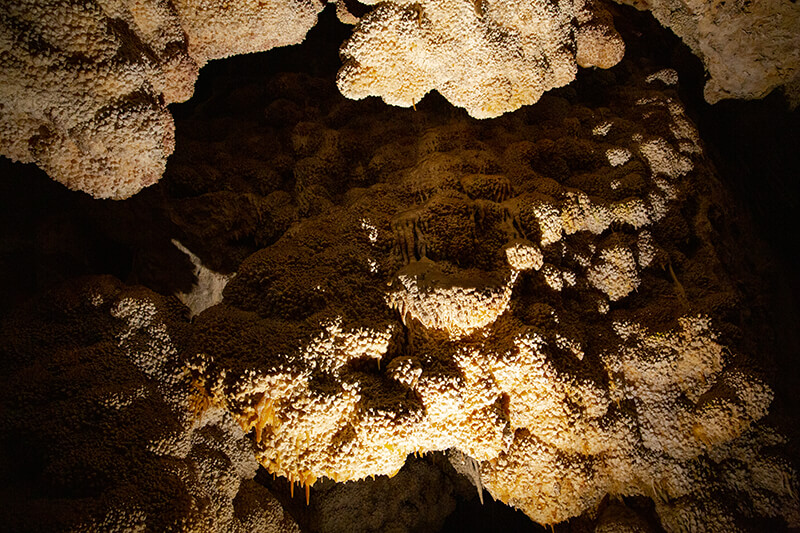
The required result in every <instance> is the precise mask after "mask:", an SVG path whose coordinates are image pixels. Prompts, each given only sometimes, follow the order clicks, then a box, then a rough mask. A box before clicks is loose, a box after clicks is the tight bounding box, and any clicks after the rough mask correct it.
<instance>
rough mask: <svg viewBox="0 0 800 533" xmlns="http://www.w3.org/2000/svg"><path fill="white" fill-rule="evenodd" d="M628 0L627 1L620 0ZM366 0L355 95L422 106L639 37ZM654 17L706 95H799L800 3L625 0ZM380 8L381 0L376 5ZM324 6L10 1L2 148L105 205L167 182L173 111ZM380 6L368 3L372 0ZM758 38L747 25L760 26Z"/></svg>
mask: <svg viewBox="0 0 800 533" xmlns="http://www.w3.org/2000/svg"><path fill="white" fill-rule="evenodd" d="M621 1H622V0H621ZM363 3H364V4H365V6H361V7H362V8H363V9H364V10H365V11H366V13H365V14H364V15H363V16H362V17H361V18H360V19H359V18H358V17H356V16H354V15H352V14H350V13H349V12H348V11H347V8H346V6H345V3H344V2H339V5H338V6H337V12H338V13H339V15H340V19H342V20H344V21H346V22H348V23H357V24H356V26H355V27H354V30H353V35H352V37H351V38H349V39H348V40H347V41H346V42H345V43H344V44H343V45H342V49H341V53H342V57H343V59H344V60H345V63H344V65H343V66H342V68H341V70H340V72H339V76H338V86H339V88H340V90H341V91H342V94H344V95H345V96H347V97H349V98H354V99H361V98H364V97H366V96H380V97H381V98H382V99H383V100H384V101H385V102H387V103H390V104H393V105H400V106H406V107H408V106H413V105H415V104H416V102H418V101H419V100H420V99H421V98H422V97H423V96H425V94H427V93H428V92H430V91H432V90H436V91H438V92H439V93H440V94H442V95H443V96H444V97H445V98H446V99H447V100H448V101H449V102H451V103H452V104H453V105H455V106H458V107H463V108H464V109H466V110H467V111H468V112H469V114H470V115H472V116H473V117H477V118H487V117H497V116H500V115H502V114H503V113H507V112H510V111H513V110H515V109H518V108H520V107H521V106H523V105H528V104H532V103H534V102H536V101H537V100H539V98H541V96H542V94H543V93H544V92H546V91H548V90H550V89H553V88H556V87H562V86H564V85H567V84H569V83H570V82H572V80H573V79H574V78H575V74H576V72H577V67H578V66H581V67H600V68H610V67H612V66H614V65H616V64H617V63H618V62H619V61H620V60H621V59H622V57H623V55H624V51H625V46H624V43H623V42H622V39H621V38H620V36H619V35H618V34H617V32H616V30H615V29H614V27H613V23H612V20H611V16H610V14H609V13H608V12H607V11H606V9H605V8H603V7H602V5H601V3H600V2H594V1H589V0H559V1H554V2H550V1H547V0H523V1H516V0H475V1H473V2H470V1H465V0H424V1H421V2H410V1H408V0H398V1H395V2H379V3H378V2H375V1H374V0H366V1H364V2H363ZM624 3H632V4H633V5H636V6H637V7H640V8H646V9H650V10H651V11H652V12H653V14H654V15H655V16H656V18H658V20H659V21H661V22H662V23H663V24H665V25H666V26H668V27H670V28H671V29H672V30H673V31H674V32H675V33H676V34H677V35H678V36H680V37H681V38H682V39H684V41H685V42H686V43H687V44H688V45H689V46H690V47H691V48H692V50H693V51H694V52H695V53H696V54H697V55H698V56H699V57H701V58H702V59H703V61H704V62H705V64H706V67H707V68H708V70H709V73H710V74H711V79H710V81H709V83H708V84H707V86H706V98H707V100H708V101H709V102H716V101H718V100H720V99H723V98H758V97H762V96H764V95H766V94H767V93H768V92H769V91H770V90H772V89H773V88H775V87H781V86H783V87H786V88H787V94H789V96H790V97H791V98H792V99H793V100H794V101H797V100H798V96H797V92H798V90H799V89H798V87H800V85H799V82H798V79H800V77H799V76H800V74H798V72H799V71H798V69H800V52H798V50H800V41H798V39H800V37H798V33H797V32H796V31H795V28H796V27H797V25H798V24H800V10H798V8H797V7H796V6H795V5H794V4H793V3H791V2H785V1H781V0H770V1H768V2H758V3H757V4H753V5H751V4H747V6H745V7H739V4H737V3H735V2H729V3H728V4H727V5H726V4H722V3H710V2H688V1H684V0H669V1H664V2H660V3H659V2H644V3H641V2H639V1H638V0H624ZM373 4H375V5H374V6H373ZM323 6H324V4H323V3H321V2H317V1H314V0H291V1H290V0H270V1H237V2H220V1H219V0H178V1H174V2H167V1H165V0H141V1H136V2H133V1H113V2H106V1H104V2H99V1H92V2H82V3H78V4H74V3H73V4H68V3H63V2H56V1H54V0H24V1H21V2H6V3H4V4H3V6H2V8H0V103H2V108H0V152H1V153H2V154H4V155H6V156H7V157H10V158H11V159H13V160H15V161H22V162H33V163H36V164H37V165H39V166H40V167H41V168H42V169H43V170H45V171H46V172H47V173H48V174H49V175H50V176H51V177H52V178H53V179H55V180H57V181H59V182H61V183H63V184H64V185H65V186H67V187H69V188H70V189H74V190H81V191H84V192H87V193H89V194H91V195H92V196H94V197H97V198H113V199H123V198H127V197H129V196H131V195H133V194H136V193H137V192H138V191H140V190H141V189H142V188H144V187H147V186H149V185H152V184H153V183H155V182H156V181H158V180H159V179H160V178H161V176H162V174H163V173H164V169H165V166H166V161H167V158H168V156H169V155H170V154H171V153H172V151H173V149H174V127H173V121H172V117H171V115H170V113H169V111H168V109H167V107H166V106H167V104H170V103H173V102H181V101H184V100H186V99H187V98H189V97H190V96H191V94H192V92H193V89H194V82H195V80H196V78H197V73H198V70H199V68H200V67H202V66H203V65H204V64H205V63H206V62H207V61H209V60H213V59H218V58H223V57H228V56H231V55H236V54H244V53H250V52H258V51H264V50H269V49H271V48H274V47H278V46H285V45H289V44H295V43H299V42H301V41H302V40H303V39H304V38H305V35H306V33H307V32H308V30H309V29H310V28H311V27H312V26H314V24H316V21H317V15H318V13H319V12H320V11H321V10H322V8H323ZM367 6H369V7H367ZM754 27H757V28H759V30H758V31H747V30H748V28H754Z"/></svg>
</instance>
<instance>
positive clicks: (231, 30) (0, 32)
mask: <svg viewBox="0 0 800 533" xmlns="http://www.w3.org/2000/svg"><path fill="white" fill-rule="evenodd" d="M321 9H322V5H320V4H319V3H315V2H311V1H310V0H309V1H307V2H288V1H287V2H281V1H274V2H271V3H270V4H269V5H265V4H264V3H263V2H251V3H243V2H219V1H211V0H197V1H189V0H181V1H178V2H168V1H166V0H136V1H125V0H96V1H90V2H80V3H65V2H57V1H53V0H23V1H21V2H4V3H3V4H2V7H0V17H1V18H2V22H0V104H1V105H2V113H0V153H2V154H4V155H6V156H8V157H10V158H11V159H13V160H15V161H21V162H24V163H36V164H37V165H38V166H39V167H41V168H42V169H43V170H44V171H45V172H47V173H48V175H49V176H50V177H51V178H53V179H55V180H56V181H58V182H60V183H62V184H64V185H65V186H66V187H68V188H70V189H73V190H80V191H84V192H86V193H88V194H91V195H92V196H94V197H97V198H113V199H123V198H127V197H129V196H131V195H133V194H136V193H137V192H138V191H139V190H141V189H142V188H144V187H147V186H149V185H152V184H153V183H155V182H156V181H158V180H159V179H160V178H161V175H162V174H163V173H164V169H165V168H166V162H167V157H168V156H169V155H170V154H171V153H172V151H173V149H174V145H175V139H174V125H173V121H172V116H171V115H170V113H169V111H168V109H167V107H166V104H170V103H173V102H180V101H183V100H186V99H187V98H189V97H190V96H191V95H192V92H193V91H194V82H195V80H196V78H197V75H198V70H199V67H200V66H202V65H203V64H204V63H205V62H206V61H208V60H209V59H214V58H218V57H225V56H228V55H232V54H238V53H246V52H254V51H261V50H267V49H269V48H272V47H274V46H283V45H287V44H294V43H297V42H300V41H302V40H303V38H304V37H305V33H306V32H307V31H308V29H309V28H311V26H313V25H314V24H315V23H316V15H317V13H318V12H319V11H320V10H321Z"/></svg>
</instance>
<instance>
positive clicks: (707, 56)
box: [616, 0, 800, 105]
mask: <svg viewBox="0 0 800 533" xmlns="http://www.w3.org/2000/svg"><path fill="white" fill-rule="evenodd" d="M616 1H618V2H619V3H622V4H629V5H632V6H634V7H636V8H638V9H643V10H644V9H647V10H649V11H651V12H652V13H653V15H654V16H655V17H656V19H658V21H659V22H661V24H663V25H664V26H666V27H668V28H670V29H671V30H672V31H673V32H675V34H676V35H677V36H678V37H680V38H681V39H683V42H685V43H686V44H687V45H689V48H691V49H692V52H694V53H695V54H696V55H697V56H698V57H699V58H700V59H702V60H703V63H704V64H705V66H706V69H707V70H708V74H709V76H710V79H709V80H708V82H707V83H706V87H705V97H706V100H708V102H710V103H715V102H718V101H719V100H722V99H725V98H746V99H751V98H761V97H763V96H766V95H767V94H768V93H769V92H770V91H772V90H773V89H775V88H777V87H783V88H784V89H785V90H786V91H785V92H786V94H787V96H788V97H789V100H790V101H791V102H792V103H793V104H794V105H797V104H798V103H800V91H798V88H799V87H800V32H799V31H798V29H797V28H798V27H800V5H798V4H797V3H795V2H787V1H783V0H763V1H758V2H748V1H741V2H711V1H698V0H616Z"/></svg>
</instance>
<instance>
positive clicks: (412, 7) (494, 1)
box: [338, 0, 625, 118]
mask: <svg viewBox="0 0 800 533" xmlns="http://www.w3.org/2000/svg"><path fill="white" fill-rule="evenodd" d="M364 3H369V4H371V3H374V2H373V1H367V2H364ZM610 19H611V17H610V15H608V13H607V12H606V11H605V10H604V9H603V8H602V7H600V6H595V5H594V3H592V2H585V1H584V0H578V1H576V2H575V1H571V0H565V1H560V2H546V1H542V0H523V1H521V2H517V1H507V0H486V1H484V0H477V1H475V2H465V1H462V0H425V1H422V2H410V1H398V2H384V3H381V4H380V5H379V6H378V7H377V8H376V9H374V10H372V11H370V12H369V13H368V14H367V15H365V16H364V18H363V19H361V21H360V22H359V24H358V26H356V28H355V31H354V34H353V36H352V37H351V38H350V39H349V40H348V41H347V42H346V43H345V44H344V45H343V47H342V54H343V56H344V57H345V58H346V59H347V62H346V63H345V65H344V66H343V67H342V69H341V70H340V71H339V79H338V84H339V88H340V90H341V91H342V94H344V95H345V96H347V97H349V98H356V99H358V98H364V97H365V96H380V97H381V98H383V100H384V101H385V102H386V103H389V104H393V105H401V106H404V107H409V106H411V105H413V104H415V103H416V102H418V101H419V100H421V99H422V97H423V96H425V94H426V93H428V92H429V91H431V90H434V89H435V90H436V91H438V92H439V93H441V94H442V96H444V97H445V98H447V100H448V101H450V102H451V103H452V104H453V105H456V106H458V107H463V108H465V109H466V110H467V112H469V114H470V115H472V116H473V117H476V118H487V117H497V116H500V115H502V114H503V113H506V112H508V111H513V110H515V109H518V108H519V107H520V106H523V105H526V104H532V103H534V102H536V101H537V100H538V99H539V98H540V97H541V95H542V93H544V92H545V91H547V90H550V89H552V88H554V87H561V86H563V85H566V84H568V83H569V82H571V81H572V80H573V79H574V78H575V73H576V71H577V67H578V65H580V66H582V67H591V66H598V67H602V68H609V67H612V66H614V65H616V64H617V63H618V62H619V61H620V59H622V56H623V55H624V52H625V45H624V44H623V43H622V39H621V38H620V36H619V35H618V34H617V32H616V31H615V30H614V27H613V25H612V24H611V20H610Z"/></svg>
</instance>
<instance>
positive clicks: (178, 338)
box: [0, 277, 299, 532]
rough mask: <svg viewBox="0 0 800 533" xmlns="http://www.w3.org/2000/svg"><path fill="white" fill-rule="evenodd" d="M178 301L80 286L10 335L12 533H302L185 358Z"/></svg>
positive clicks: (7, 403)
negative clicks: (260, 478)
mask: <svg viewBox="0 0 800 533" xmlns="http://www.w3.org/2000/svg"><path fill="white" fill-rule="evenodd" d="M182 313H183V309H182V307H181V306H180V304H178V303H177V302H175V301H173V300H169V299H165V298H163V297H160V296H158V295H156V294H154V293H152V292H150V291H149V290H146V289H144V288H128V287H126V286H124V285H123V284H122V283H120V282H119V281H117V280H116V279H114V278H111V277H95V278H85V279H82V280H73V281H72V282H71V283H70V284H69V285H66V286H63V287H61V288H58V289H54V290H52V291H50V292H49V293H47V294H45V295H43V296H41V297H40V298H39V299H37V300H36V301H34V302H32V303H31V304H29V306H28V307H27V308H26V309H24V310H21V311H20V312H18V313H16V314H15V315H14V316H13V318H12V319H9V320H8V321H7V322H5V323H4V324H3V326H2V329H1V330H0V354H1V355H2V359H1V361H2V369H3V372H2V382H0V383H1V384H2V387H0V389H2V392H1V393H0V405H2V411H0V427H2V436H3V437H2V441H0V450H2V454H1V455H0V474H2V478H3V480H4V483H3V486H2V492H3V501H4V502H5V505H4V506H3V509H2V511H0V517H2V523H3V527H4V529H5V530H7V531H132V530H137V531H139V530H147V531H198V532H200V531H225V532H229V531H242V532H244V531H275V532H290V531H299V530H298V528H297V526H296V524H295V523H294V522H293V521H292V520H291V519H290V518H289V517H288V516H286V515H285V514H284V512H283V509H282V507H281V506H280V504H279V503H278V502H277V501H276V500H275V499H274V498H273V497H272V495H271V494H270V493H269V492H268V491H267V490H266V489H264V488H263V487H261V486H259V485H257V484H256V483H255V482H254V481H253V480H252V478H253V476H254V475H255V471H256V468H257V464H256V462H255V460H254V456H253V451H252V447H251V445H250V443H249V442H248V441H247V440H246V439H244V438H243V437H244V435H243V434H242V432H241V429H239V427H238V426H237V425H236V423H235V422H234V421H233V419H232V418H231V417H230V415H228V414H227V413H225V412H223V411H222V410H220V409H215V408H210V407H209V406H208V404H207V402H205V401H204V399H203V397H202V396H201V395H199V394H198V393H197V389H196V388H194V386H193V385H192V381H191V378H190V377H189V376H188V375H187V373H186V371H185V370H184V369H183V367H182V365H181V364H180V362H179V359H178V354H177V350H178V347H179V346H180V345H181V343H183V342H185V335H186V334H187V331H186V328H187V326H188V324H186V323H185V322H183V321H182V320H181V319H180V316H181V314H182Z"/></svg>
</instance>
